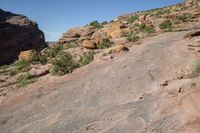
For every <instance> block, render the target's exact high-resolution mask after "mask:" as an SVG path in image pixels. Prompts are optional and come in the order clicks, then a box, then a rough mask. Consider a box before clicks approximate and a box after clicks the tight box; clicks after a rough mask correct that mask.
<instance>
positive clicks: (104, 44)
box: [97, 39, 113, 49]
mask: <svg viewBox="0 0 200 133" xmlns="http://www.w3.org/2000/svg"><path fill="white" fill-rule="evenodd" d="M112 45H113V42H111V41H110V40H109V39H103V41H102V42H101V43H99V44H97V48H98V49H104V48H108V47H111V46H112Z"/></svg>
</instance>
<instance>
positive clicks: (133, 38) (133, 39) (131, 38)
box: [121, 32, 140, 42]
mask: <svg viewBox="0 0 200 133" xmlns="http://www.w3.org/2000/svg"><path fill="white" fill-rule="evenodd" d="M121 36H122V37H126V38H127V40H128V41H129V42H136V41H138V40H139V39H140V37H139V36H138V35H136V34H134V33H132V32H131V33H128V32H123V33H122V34H121Z"/></svg>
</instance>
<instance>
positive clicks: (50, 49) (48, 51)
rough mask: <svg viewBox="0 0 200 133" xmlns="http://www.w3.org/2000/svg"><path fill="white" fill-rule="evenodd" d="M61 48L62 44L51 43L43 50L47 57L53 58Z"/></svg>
mask: <svg viewBox="0 0 200 133" xmlns="http://www.w3.org/2000/svg"><path fill="white" fill-rule="evenodd" d="M62 50H63V45H61V44H56V45H53V46H51V47H48V48H47V49H46V50H45V52H44V53H45V56H46V57H48V58H54V57H56V56H57V55H58V53H59V52H60V51H62Z"/></svg>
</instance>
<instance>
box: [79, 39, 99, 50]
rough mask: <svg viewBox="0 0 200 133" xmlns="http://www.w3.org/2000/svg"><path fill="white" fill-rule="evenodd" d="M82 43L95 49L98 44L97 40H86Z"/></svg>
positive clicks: (85, 46) (88, 47)
mask: <svg viewBox="0 0 200 133" xmlns="http://www.w3.org/2000/svg"><path fill="white" fill-rule="evenodd" d="M82 45H83V47H84V48H87V49H95V48H96V46H97V43H96V41H95V40H84V41H83V42H82Z"/></svg>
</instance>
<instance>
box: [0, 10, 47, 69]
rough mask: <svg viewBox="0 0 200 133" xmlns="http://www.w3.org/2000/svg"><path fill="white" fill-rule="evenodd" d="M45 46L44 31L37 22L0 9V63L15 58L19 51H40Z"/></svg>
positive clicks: (11, 60) (8, 61)
mask: <svg viewBox="0 0 200 133" xmlns="http://www.w3.org/2000/svg"><path fill="white" fill-rule="evenodd" d="M45 46H46V44H45V39H44V33H43V32H42V31H41V30H39V28H38V25H37V23H35V22H33V21H31V20H29V19H28V18H27V17H26V16H23V15H18V14H13V13H11V12H6V11H3V10H1V9H0V65H3V64H6V63H11V62H13V61H14V60H16V59H17V58H18V55H19V54H20V52H21V51H26V50H30V49H34V50H36V51H40V50H41V49H43V48H44V47H45Z"/></svg>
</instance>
